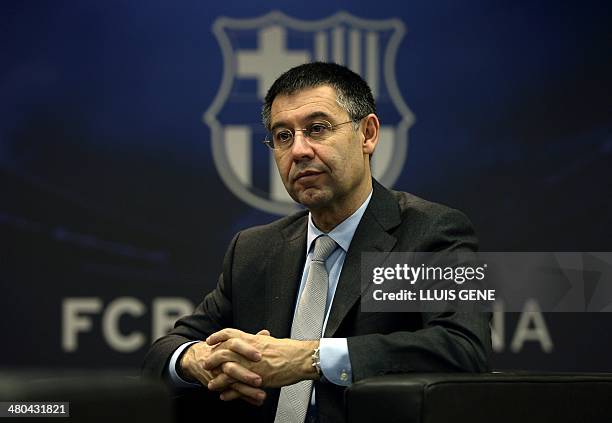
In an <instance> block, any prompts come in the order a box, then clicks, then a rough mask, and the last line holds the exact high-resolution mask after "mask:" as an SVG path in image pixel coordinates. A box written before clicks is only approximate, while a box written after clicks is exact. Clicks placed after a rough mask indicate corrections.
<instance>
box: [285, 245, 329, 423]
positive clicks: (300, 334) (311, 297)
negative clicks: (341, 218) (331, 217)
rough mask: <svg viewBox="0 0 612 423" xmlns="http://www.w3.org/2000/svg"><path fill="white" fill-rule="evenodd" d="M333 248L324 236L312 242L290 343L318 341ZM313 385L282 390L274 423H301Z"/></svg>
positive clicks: (289, 387)
mask: <svg viewBox="0 0 612 423" xmlns="http://www.w3.org/2000/svg"><path fill="white" fill-rule="evenodd" d="M336 247H337V244H336V242H335V241H334V240H333V239H331V238H330V237H328V236H327V235H322V236H320V237H319V238H317V239H316V240H315V245H314V252H313V254H312V260H311V262H310V268H309V269H308V278H307V279H306V286H305V287H304V291H303V292H302V296H301V297H300V303H299V304H298V307H297V310H296V312H295V317H294V319H293V325H292V326H291V338H292V339H307V340H316V339H320V338H321V332H322V330H323V322H324V320H325V303H326V301H327V288H328V284H329V283H328V274H327V269H325V261H326V260H327V258H328V257H329V255H330V254H331V253H332V252H333V251H334V250H335V249H336ZM312 384H313V382H312V380H303V381H301V382H298V383H295V384H293V385H289V386H284V387H282V388H281V393H280V398H279V400H278V408H277V410H276V418H275V419H274V422H275V423H304V419H305V417H306V411H307V410H308V404H309V402H310V395H311V391H312Z"/></svg>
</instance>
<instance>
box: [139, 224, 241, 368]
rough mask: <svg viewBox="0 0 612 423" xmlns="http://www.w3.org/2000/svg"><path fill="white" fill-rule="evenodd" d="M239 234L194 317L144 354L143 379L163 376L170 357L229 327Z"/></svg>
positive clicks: (162, 338)
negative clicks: (191, 343) (233, 268)
mask: <svg viewBox="0 0 612 423" xmlns="http://www.w3.org/2000/svg"><path fill="white" fill-rule="evenodd" d="M239 236H240V233H238V234H236V236H235V237H234V239H233V240H232V242H231V243H230V246H229V248H228V250H227V252H226V253H225V259H224V260H223V273H221V275H220V276H219V281H218V283H217V286H216V288H215V289H214V290H213V291H211V292H210V293H209V294H208V295H206V297H204V300H203V301H202V302H201V303H200V304H199V305H198V306H197V307H196V309H195V310H194V312H193V314H191V315H189V316H185V317H183V318H181V319H179V320H178V321H177V322H176V324H175V325H174V329H172V331H170V333H168V335H165V336H162V337H161V338H159V339H158V340H156V341H155V342H154V343H153V345H152V346H151V348H150V349H149V352H148V353H147V355H146V357H145V359H144V362H143V365H142V373H143V376H147V377H155V378H159V377H162V376H164V375H165V372H166V369H167V367H168V362H169V360H170V357H171V356H172V353H173V352H174V351H175V350H176V349H177V348H178V347H179V346H180V345H182V344H184V343H185V342H189V341H199V340H204V339H206V338H207V337H208V336H209V335H211V334H213V333H214V332H217V331H219V330H221V329H223V328H226V327H231V326H232V302H231V298H232V284H231V275H232V273H231V272H232V262H233V259H234V250H235V247H236V242H237V240H238V237H239Z"/></svg>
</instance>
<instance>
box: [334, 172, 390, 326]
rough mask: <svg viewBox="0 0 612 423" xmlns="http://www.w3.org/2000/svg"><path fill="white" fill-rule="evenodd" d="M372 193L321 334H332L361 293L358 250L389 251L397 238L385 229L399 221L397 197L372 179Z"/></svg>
mask: <svg viewBox="0 0 612 423" xmlns="http://www.w3.org/2000/svg"><path fill="white" fill-rule="evenodd" d="M372 182H373V190H374V191H373V193H372V199H371V200H370V204H368V208H367V209H366V211H365V213H364V214H363V217H362V218H361V222H360V223H359V226H357V230H356V231H355V235H354V236H353V240H352V241H351V245H350V247H349V251H348V252H347V255H346V259H345V260H344V265H343V266H342V272H341V273H340V279H339V280H338V286H337V288H336V293H335V294H334V300H333V303H332V306H331V311H330V314H329V318H328V320H327V326H326V327H325V333H324V337H332V336H333V335H334V333H335V332H336V331H337V330H338V328H339V327H340V323H342V320H343V319H344V317H345V316H346V314H347V313H348V312H349V310H350V309H351V308H352V307H353V305H354V304H355V302H357V301H358V300H359V298H360V295H361V253H364V252H390V251H391V250H392V249H393V247H394V246H395V243H396V242H397V239H396V238H395V237H394V236H392V235H390V234H389V233H388V231H389V230H390V229H392V228H394V227H396V226H398V225H399V224H400V222H401V219H400V210H399V204H398V203H397V200H396V199H395V198H394V197H393V195H392V194H391V192H389V191H388V190H387V189H386V188H384V187H383V186H382V185H380V184H379V183H378V182H376V180H373V181H372Z"/></svg>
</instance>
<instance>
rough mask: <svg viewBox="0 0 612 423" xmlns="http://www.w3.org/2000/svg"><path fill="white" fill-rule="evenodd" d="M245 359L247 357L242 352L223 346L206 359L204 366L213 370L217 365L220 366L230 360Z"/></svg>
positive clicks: (239, 360)
mask: <svg viewBox="0 0 612 423" xmlns="http://www.w3.org/2000/svg"><path fill="white" fill-rule="evenodd" d="M243 360H245V359H244V357H242V356H241V355H240V354H237V353H235V352H233V351H230V350H228V349H225V348H223V349H220V350H217V351H215V352H214V353H212V354H211V355H209V356H208V357H207V358H206V360H205V361H204V368H205V369H206V370H212V369H214V368H215V367H219V366H220V365H222V364H223V363H226V362H228V361H237V362H241V361H243Z"/></svg>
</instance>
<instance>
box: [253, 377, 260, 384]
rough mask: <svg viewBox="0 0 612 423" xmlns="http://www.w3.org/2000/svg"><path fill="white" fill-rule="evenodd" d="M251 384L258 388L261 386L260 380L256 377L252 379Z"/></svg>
mask: <svg viewBox="0 0 612 423" xmlns="http://www.w3.org/2000/svg"><path fill="white" fill-rule="evenodd" d="M253 383H254V384H255V385H257V386H259V385H260V384H261V378H260V377H256V378H254V379H253Z"/></svg>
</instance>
